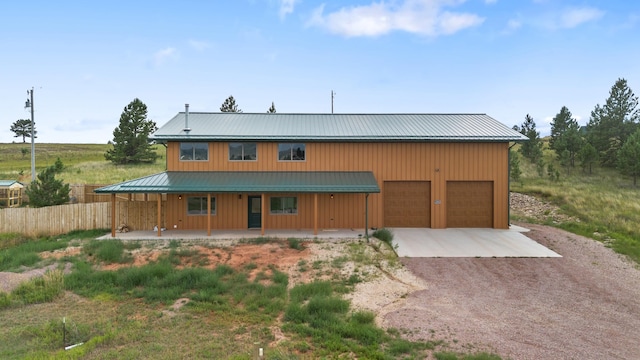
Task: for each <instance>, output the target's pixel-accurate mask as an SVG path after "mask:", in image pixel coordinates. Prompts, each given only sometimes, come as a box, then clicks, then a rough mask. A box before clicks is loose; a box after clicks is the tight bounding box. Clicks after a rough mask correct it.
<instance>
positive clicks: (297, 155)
mask: <svg viewBox="0 0 640 360" xmlns="http://www.w3.org/2000/svg"><path fill="white" fill-rule="evenodd" d="M305 148H306V146H305V144H295V143H285V144H278V160H282V161H304V160H305V159H306V157H305V153H306V152H305Z"/></svg>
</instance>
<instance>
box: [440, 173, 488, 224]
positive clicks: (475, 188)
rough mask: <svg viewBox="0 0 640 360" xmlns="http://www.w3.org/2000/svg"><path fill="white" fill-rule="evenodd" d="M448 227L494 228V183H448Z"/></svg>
mask: <svg viewBox="0 0 640 360" xmlns="http://www.w3.org/2000/svg"><path fill="white" fill-rule="evenodd" d="M447 227H449V228H492V227H493V182H492V181H447Z"/></svg>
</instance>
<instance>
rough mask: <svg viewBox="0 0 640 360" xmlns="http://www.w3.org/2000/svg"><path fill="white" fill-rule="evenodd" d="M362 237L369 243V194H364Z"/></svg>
mask: <svg viewBox="0 0 640 360" xmlns="http://www.w3.org/2000/svg"><path fill="white" fill-rule="evenodd" d="M364 237H365V238H366V239H367V242H369V193H365V194H364Z"/></svg>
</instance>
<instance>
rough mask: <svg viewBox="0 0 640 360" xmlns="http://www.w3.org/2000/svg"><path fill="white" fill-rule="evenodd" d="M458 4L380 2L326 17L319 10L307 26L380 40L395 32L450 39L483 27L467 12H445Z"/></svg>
mask: <svg viewBox="0 0 640 360" xmlns="http://www.w3.org/2000/svg"><path fill="white" fill-rule="evenodd" d="M459 3H461V1H456V0H404V1H403V2H402V3H397V2H390V3H388V2H385V1H381V2H377V3H372V4H370V5H364V6H353V7H344V8H341V9H340V10H338V11H335V12H332V13H328V14H324V5H321V6H319V7H318V8H316V9H315V10H314V12H313V15H312V16H311V18H310V19H309V21H308V22H307V26H316V27H320V28H324V29H327V30H328V31H329V32H331V33H334V34H339V35H343V36H347V37H355V36H380V35H384V34H388V33H390V32H392V31H405V32H409V33H413V34H419V35H426V36H438V35H450V34H453V33H456V32H458V31H460V30H463V29H466V28H469V27H473V26H477V25H480V24H482V22H483V21H484V18H482V17H480V16H478V15H475V14H471V13H464V12H452V11H445V10H443V9H444V8H445V7H451V6H454V5H458V4H459Z"/></svg>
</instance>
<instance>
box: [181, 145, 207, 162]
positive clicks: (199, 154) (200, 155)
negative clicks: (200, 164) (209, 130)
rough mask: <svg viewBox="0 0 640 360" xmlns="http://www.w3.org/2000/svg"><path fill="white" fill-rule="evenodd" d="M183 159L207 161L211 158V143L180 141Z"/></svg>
mask: <svg viewBox="0 0 640 360" xmlns="http://www.w3.org/2000/svg"><path fill="white" fill-rule="evenodd" d="M180 160H181V161H207V160H209V144H207V143H180Z"/></svg>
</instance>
